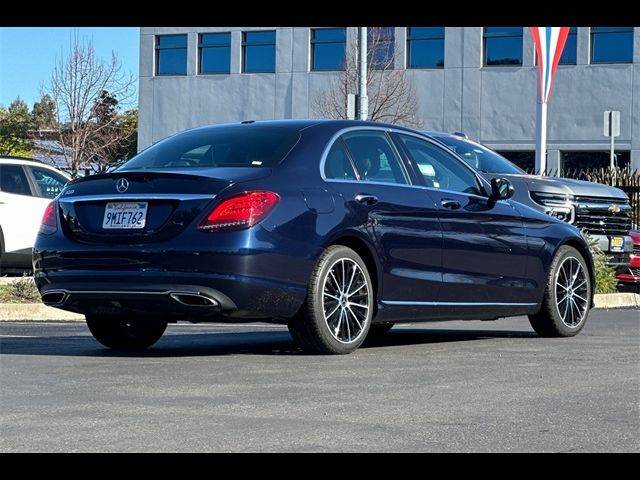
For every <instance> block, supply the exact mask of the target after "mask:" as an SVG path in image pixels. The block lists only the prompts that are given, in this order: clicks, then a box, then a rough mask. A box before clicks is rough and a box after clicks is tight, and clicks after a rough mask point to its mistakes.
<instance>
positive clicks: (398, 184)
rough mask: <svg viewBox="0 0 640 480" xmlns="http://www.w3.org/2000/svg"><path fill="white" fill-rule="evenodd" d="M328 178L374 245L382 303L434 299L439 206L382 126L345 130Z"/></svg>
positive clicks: (332, 153) (328, 165) (332, 157)
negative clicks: (412, 176)
mask: <svg viewBox="0 0 640 480" xmlns="http://www.w3.org/2000/svg"><path fill="white" fill-rule="evenodd" d="M324 177H325V179H326V180H327V181H328V182H329V183H330V186H331V189H332V190H333V192H334V194H336V193H337V195H338V196H339V197H340V200H341V201H343V202H344V205H345V207H346V211H347V212H349V215H350V216H351V219H350V220H349V221H350V222H351V223H352V224H354V225H356V226H357V228H359V229H360V230H362V231H363V232H365V234H366V235H367V236H368V237H369V239H370V242H371V243H372V244H373V245H375V249H376V255H377V257H378V259H379V262H380V265H381V266H382V270H383V271H382V279H381V280H382V282H381V287H382V288H379V289H378V293H379V297H378V301H379V302H382V303H381V305H382V306H383V307H384V306H385V305H392V304H393V302H395V301H398V300H408V301H416V300H424V299H433V300H436V299H437V298H438V296H439V294H440V292H439V290H440V286H441V283H442V272H441V263H442V252H441V249H442V235H441V233H440V225H439V221H438V215H437V208H436V205H435V203H434V202H433V200H431V199H430V198H429V195H428V194H426V192H425V191H424V189H420V188H415V187H414V186H412V185H411V184H410V179H409V176H408V174H407V171H406V167H405V165H404V164H403V162H402V160H401V158H400V157H399V155H398V152H397V150H396V149H395V147H394V146H393V144H392V142H391V141H390V139H389V137H388V135H387V133H385V131H384V130H382V129H358V130H352V131H349V132H346V133H345V134H344V135H342V137H340V138H339V139H338V140H337V141H336V142H334V144H333V146H332V147H331V149H330V151H329V153H328V155H327V157H326V161H325V164H324Z"/></svg>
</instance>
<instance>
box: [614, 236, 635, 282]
mask: <svg viewBox="0 0 640 480" xmlns="http://www.w3.org/2000/svg"><path fill="white" fill-rule="evenodd" d="M629 235H630V236H631V239H632V240H633V253H632V254H631V257H630V258H629V271H628V272H627V273H621V274H619V275H617V276H616V277H617V278H618V280H619V281H620V282H621V283H623V284H625V285H629V286H635V287H636V289H638V290H640V231H638V230H631V231H630V232H629Z"/></svg>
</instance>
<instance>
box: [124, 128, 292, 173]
mask: <svg viewBox="0 0 640 480" xmlns="http://www.w3.org/2000/svg"><path fill="white" fill-rule="evenodd" d="M299 137H300V135H299V133H298V132H297V131H296V130H292V129H286V128H278V127H225V128H206V129H197V130H190V131H187V132H183V133H179V134H177V135H174V136H172V137H169V138H167V139H165V140H162V141H160V142H158V143H156V144H155V145H152V146H151V147H149V148H147V149H146V150H144V151H142V152H140V153H139V154H138V155H136V156H135V157H133V158H132V159H131V160H129V161H128V162H126V163H125V164H124V165H122V166H121V167H120V168H118V170H143V169H162V168H198V167H206V168H215V167H252V168H269V167H273V166H275V165H277V164H278V163H280V162H281V161H282V160H283V159H284V157H286V156H287V154H288V153H289V151H290V150H291V149H292V148H293V146H294V145H295V144H296V142H297V141H298V138H299Z"/></svg>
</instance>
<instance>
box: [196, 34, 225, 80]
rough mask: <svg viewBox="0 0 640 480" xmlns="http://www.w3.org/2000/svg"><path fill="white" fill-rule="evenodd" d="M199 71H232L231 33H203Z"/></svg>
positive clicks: (200, 45)
mask: <svg viewBox="0 0 640 480" xmlns="http://www.w3.org/2000/svg"><path fill="white" fill-rule="evenodd" d="M198 50H199V52H200V56H199V62H198V65H199V72H200V73H201V74H208V73H209V74H210V73H230V71H231V33H228V32H224V33H203V34H201V35H200V41H199V43H198Z"/></svg>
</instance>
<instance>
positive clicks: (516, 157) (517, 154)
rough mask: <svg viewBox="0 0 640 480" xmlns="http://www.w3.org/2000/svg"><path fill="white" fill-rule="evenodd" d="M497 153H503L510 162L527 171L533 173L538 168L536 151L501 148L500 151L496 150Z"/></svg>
mask: <svg viewBox="0 0 640 480" xmlns="http://www.w3.org/2000/svg"><path fill="white" fill-rule="evenodd" d="M496 153H498V154H500V155H502V156H503V157H504V158H506V159H507V160H509V161H510V162H512V163H515V164H516V165H517V166H519V167H520V168H521V169H523V170H524V171H525V172H528V173H533V172H534V171H535V169H536V152H532V151H514V150H505V151H502V150H501V151H499V152H498V151H497V150H496Z"/></svg>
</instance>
